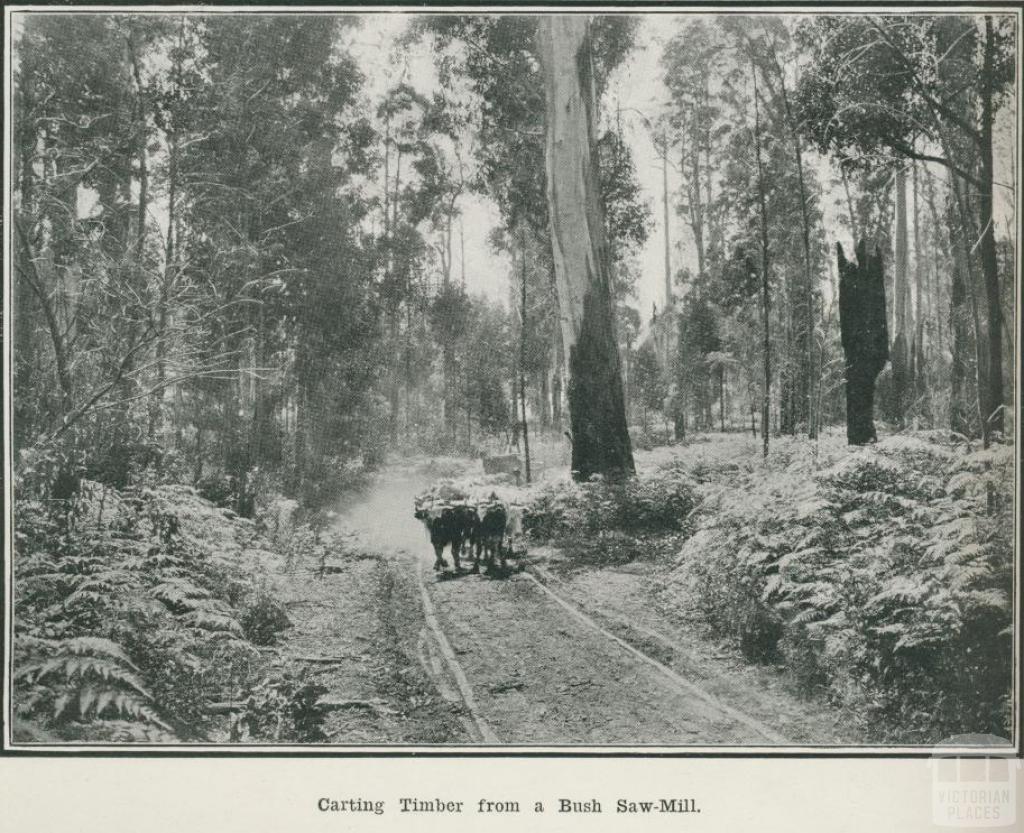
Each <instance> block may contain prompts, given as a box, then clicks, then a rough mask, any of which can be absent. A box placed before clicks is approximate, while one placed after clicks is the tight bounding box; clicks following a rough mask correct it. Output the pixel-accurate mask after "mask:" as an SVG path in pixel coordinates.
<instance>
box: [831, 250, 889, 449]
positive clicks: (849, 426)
mask: <svg viewBox="0 0 1024 833" xmlns="http://www.w3.org/2000/svg"><path fill="white" fill-rule="evenodd" d="M836 250H837V252H838V256H839V330H840V335H841V338H842V342H843V353H844V354H845V356H846V440H847V442H848V443H849V444H850V445H864V444H865V443H871V442H875V441H876V440H877V439H878V435H877V434H876V433H875V379H876V378H877V377H878V374H879V373H880V372H881V371H882V368H883V367H885V363H886V361H887V360H888V358H889V329H888V326H887V325H886V320H885V280H884V277H883V274H882V254H881V252H880V251H879V250H878V247H877V246H876V247H875V251H874V253H873V254H871V255H868V254H867V246H866V245H865V243H864V241H863V240H861V241H860V243H859V244H858V245H857V260H856V262H850V261H848V260H847V259H846V257H845V255H844V254H843V247H842V245H840V244H839V243H837V244H836Z"/></svg>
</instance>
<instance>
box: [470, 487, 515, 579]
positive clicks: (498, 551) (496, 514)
mask: <svg viewBox="0 0 1024 833" xmlns="http://www.w3.org/2000/svg"><path fill="white" fill-rule="evenodd" d="M477 518H478V520H477V525H476V529H475V530H474V534H473V543H474V545H475V546H474V548H473V572H474V573H477V572H479V571H480V556H481V554H482V555H483V556H484V558H485V559H486V561H487V566H488V568H489V569H490V568H493V567H494V556H498V560H499V562H500V564H501V568H502V569H503V570H504V569H505V527H506V524H507V523H508V510H506V508H505V506H504V504H502V503H500V502H498V501H492V502H490V503H483V504H481V505H480V506H478V507H477Z"/></svg>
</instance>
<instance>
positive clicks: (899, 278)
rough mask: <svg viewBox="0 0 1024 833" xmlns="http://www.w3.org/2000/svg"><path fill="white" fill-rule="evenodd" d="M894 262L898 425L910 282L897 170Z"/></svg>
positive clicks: (905, 380) (903, 404)
mask: <svg viewBox="0 0 1024 833" xmlns="http://www.w3.org/2000/svg"><path fill="white" fill-rule="evenodd" d="M895 246H896V263H895V270H894V277H893V304H894V305H895V308H896V317H895V321H896V327H895V329H896V334H895V337H894V339H893V343H892V347H891V353H892V382H893V413H892V416H893V417H894V418H895V420H896V422H897V423H898V424H899V425H900V426H902V425H903V424H904V423H905V421H906V412H907V407H908V405H909V404H910V403H909V400H910V388H911V385H910V382H911V379H910V363H911V350H912V336H911V330H910V323H909V321H910V282H909V274H908V271H909V270H908V269H907V266H908V259H909V258H908V256H907V176H906V172H905V171H904V169H903V168H902V167H901V168H899V170H897V171H896V240H895Z"/></svg>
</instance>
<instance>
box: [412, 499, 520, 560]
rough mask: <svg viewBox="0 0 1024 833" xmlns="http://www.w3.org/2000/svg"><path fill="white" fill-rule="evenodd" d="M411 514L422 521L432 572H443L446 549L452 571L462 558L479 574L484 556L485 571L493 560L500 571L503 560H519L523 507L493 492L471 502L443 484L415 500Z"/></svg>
mask: <svg viewBox="0 0 1024 833" xmlns="http://www.w3.org/2000/svg"><path fill="white" fill-rule="evenodd" d="M414 507H415V508H414V511H413V514H414V515H415V517H416V518H417V519H419V520H420V521H422V522H423V525H424V526H425V527H426V528H427V532H428V533H429V534H430V543H431V545H432V546H433V547H434V556H435V559H434V569H435V570H443V569H445V568H446V567H447V566H448V564H447V562H446V561H445V560H444V555H443V553H444V548H445V547H449V548H450V549H451V553H452V561H454V562H455V572H456V573H457V572H459V570H461V569H462V562H461V556H463V555H465V556H467V557H468V556H470V555H472V557H473V568H472V572H474V573H479V572H480V557H481V556H483V557H484V561H485V563H486V565H487V570H488V572H490V571H492V570H493V569H494V566H495V564H494V561H495V558H497V559H498V563H499V565H500V569H501V570H502V571H504V570H505V569H506V565H507V562H506V559H507V558H508V557H509V556H511V557H518V556H519V555H521V552H520V551H519V550H518V549H517V547H516V543H517V542H518V541H519V540H520V537H521V535H522V508H521V507H519V506H516V505H514V504H509V503H506V502H505V501H503V500H501V499H500V498H499V497H498V496H497V495H496V494H495V493H494V492H491V494H490V496H488V497H486V498H484V499H482V500H476V501H474V500H471V499H470V498H469V497H468V496H467V495H466V494H465V493H464V492H461V491H460V490H458V489H456V488H454V487H452V486H450V485H448V484H443V485H442V486H441V487H439V488H435V489H433V490H432V491H430V492H428V493H427V494H424V495H420V496H419V497H417V498H416V499H415V505H414Z"/></svg>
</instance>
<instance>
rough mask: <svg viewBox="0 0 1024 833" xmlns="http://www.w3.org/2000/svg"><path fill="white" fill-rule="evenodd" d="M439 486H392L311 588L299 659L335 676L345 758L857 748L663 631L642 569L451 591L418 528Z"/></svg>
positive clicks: (706, 648) (451, 580)
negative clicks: (513, 749)
mask: <svg viewBox="0 0 1024 833" xmlns="http://www.w3.org/2000/svg"><path fill="white" fill-rule="evenodd" d="M426 483H427V478H422V477H417V476H414V475H412V474H411V473H410V472H409V471H406V472H404V473H395V474H393V475H392V476H390V477H388V478H385V479H382V480H381V481H380V482H379V483H378V485H377V486H376V487H375V488H373V489H372V490H371V491H370V492H369V493H368V494H367V495H366V496H365V498H364V500H362V501H361V502H359V503H358V504H355V505H353V506H351V507H349V509H348V510H347V511H346V513H345V514H344V516H343V517H342V518H341V520H340V523H339V529H343V530H345V534H346V535H348V536H349V537H348V538H347V540H348V542H349V545H348V546H347V547H346V550H347V551H348V554H347V555H345V556H344V557H343V558H341V559H340V560H339V561H338V562H336V563H333V564H332V566H330V567H329V572H328V574H327V575H325V576H324V578H323V580H318V581H315V582H306V583H305V584H304V585H303V586H304V588H305V589H304V591H303V593H304V594H305V595H306V596H312V597H313V600H312V601H308V600H307V601H306V602H305V603H303V604H294V606H293V607H292V610H293V621H294V623H295V626H296V627H295V629H294V631H293V632H292V634H291V636H290V638H289V641H288V642H289V647H288V649H287V652H288V653H289V654H292V655H299V656H301V655H302V654H303V653H304V654H306V655H307V656H308V655H313V656H314V657H324V658H326V659H331V658H334V659H337V660H338V661H337V662H335V661H331V662H324V663H316V662H313V663H311V665H312V672H313V673H314V674H315V675H316V677H317V679H318V680H319V681H320V682H322V683H323V684H325V685H326V686H327V687H328V689H329V694H328V695H327V696H326V697H325V699H326V700H327V701H328V702H333V703H335V704H336V710H335V711H334V712H333V713H332V718H331V721H330V726H329V729H330V731H329V734H330V736H331V739H332V741H333V742H335V743H342V744H350V743H352V744H365V743H431V744H437V743H441V744H459V745H464V744H487V745H494V744H503V745H504V744H528V745H542V746H555V745H563V744H573V745H576V744H584V745H604V744H614V745H629V746H634V745H658V746H677V745H699V746H708V745H714V746H727V745H742V746H759V747H760V746H773V745H780V744H800V745H807V744H834V743H836V742H842V741H843V740H844V738H843V737H842V736H841V732H840V731H839V730H838V729H837V727H836V726H835V719H834V717H833V716H832V715H830V714H829V713H827V712H826V711H824V710H823V709H821V708H812V707H811V706H809V705H808V704H807V703H805V702H804V701H802V700H799V699H797V698H796V697H795V696H793V695H791V694H789V693H787V692H786V691H785V690H784V687H783V686H782V685H781V684H780V683H779V681H778V679H777V677H776V676H775V675H773V673H772V672H770V671H768V670H765V669H755V668H751V667H749V666H746V665H745V664H744V663H741V662H737V661H736V660H735V658H732V657H729V656H725V655H722V654H721V653H720V652H718V651H717V650H716V649H715V648H714V647H713V646H711V645H708V644H706V643H704V642H702V641H701V640H700V639H697V638H695V637H693V636H692V635H689V634H684V633H680V632H679V631H678V628H677V627H676V626H674V625H673V624H672V623H671V621H669V619H668V618H667V617H665V616H660V615H659V614H658V613H657V611H656V609H655V606H654V605H652V604H651V601H650V593H649V592H648V591H649V587H648V586H647V585H648V584H650V581H651V577H650V576H648V575H646V574H645V572H644V568H643V567H642V566H641V567H640V568H639V569H638V568H637V567H636V566H635V565H630V568H628V569H624V570H609V569H604V570H591V571H582V572H581V571H565V570H563V569H561V567H562V565H561V564H560V561H559V554H558V553H557V552H556V551H553V550H548V549H543V548H541V549H538V550H536V551H534V552H533V553H531V556H530V560H529V564H528V567H527V570H526V571H525V572H512V573H511V574H510V575H508V576H506V577H503V578H489V577H487V576H484V575H468V574H467V575H462V576H459V577H452V575H451V574H450V573H449V574H446V575H444V576H438V575H437V574H435V573H434V572H433V570H432V569H431V565H432V562H433V552H432V550H431V548H430V546H429V544H428V541H427V538H426V533H425V530H424V529H423V527H422V525H421V524H420V523H419V522H418V521H416V520H415V519H414V518H413V517H412V511H411V507H412V499H413V496H414V495H415V494H416V493H417V492H418V491H420V490H421V489H422V487H423V486H424V485H425V484H426ZM353 553H355V554H354V555H353ZM299 652H302V653H299ZM345 657H350V658H352V659H351V661H349V660H346V659H344V658H345Z"/></svg>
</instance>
